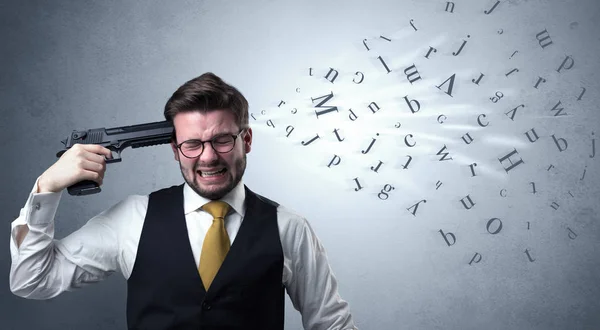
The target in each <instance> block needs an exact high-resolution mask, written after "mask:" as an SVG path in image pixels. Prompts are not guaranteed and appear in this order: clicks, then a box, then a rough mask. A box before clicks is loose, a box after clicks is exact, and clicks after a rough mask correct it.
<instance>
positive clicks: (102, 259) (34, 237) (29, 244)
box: [9, 178, 118, 299]
mask: <svg viewBox="0 0 600 330" xmlns="http://www.w3.org/2000/svg"><path fill="white" fill-rule="evenodd" d="M38 180H39V178H38ZM37 183H38V181H37V180H36V183H35V185H34V188H33V189H32V191H31V193H30V195H29V198H28V199H27V202H26V203H25V205H24V207H23V208H22V209H21V211H20V213H19V217H18V218H17V219H15V220H14V221H13V222H12V223H11V237H10V252H11V267H10V274H9V282H10V290H11V292H13V293H14V294H15V295H17V296H20V297H23V298H29V299H50V298H53V297H56V296H57V295H59V294H60V293H62V292H64V291H69V290H73V289H76V288H79V287H81V286H83V285H86V284H89V283H94V282H98V281H100V280H102V279H104V278H105V277H107V276H108V275H110V274H111V273H112V272H114V271H115V270H116V269H117V267H118V261H117V259H118V238H117V233H116V232H115V230H114V229H113V228H111V226H109V225H107V223H108V222H107V221H106V219H105V216H104V214H103V213H102V214H100V215H98V216H96V217H94V218H92V219H91V220H89V221H88V222H87V223H86V224H85V225H84V226H83V227H81V228H80V229H79V230H77V231H75V232H73V233H72V234H70V235H69V236H67V237H65V238H64V239H63V240H56V239H54V217H55V215H56V210H57V208H58V205H59V202H60V198H61V194H62V192H57V193H36V191H37V189H36V188H37ZM19 225H27V226H28V227H29V232H28V233H27V235H26V236H25V238H24V239H23V241H22V243H21V245H20V246H17V232H18V226H19Z"/></svg>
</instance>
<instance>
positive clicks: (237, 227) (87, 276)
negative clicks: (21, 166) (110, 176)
mask: <svg viewBox="0 0 600 330" xmlns="http://www.w3.org/2000/svg"><path fill="white" fill-rule="evenodd" d="M164 115H165V118H166V120H168V121H172V122H173V126H174V133H173V139H172V142H171V147H172V149H173V153H174V156H175V160H176V161H178V162H179V166H180V168H181V173H182V175H183V178H184V181H185V183H184V184H182V185H179V186H173V187H170V188H165V189H161V190H159V191H155V192H153V193H151V194H149V195H146V196H139V195H135V196H129V197H128V198H126V199H125V200H123V201H121V202H120V203H118V204H116V205H114V206H113V207H111V208H109V209H108V210H106V211H104V212H102V213H100V214H99V215H97V216H95V217H93V218H92V219H90V220H89V221H88V222H87V223H86V224H85V225H84V226H83V227H82V228H80V229H79V230H77V231H75V232H74V233H72V234H70V235H69V236H67V237H65V238H64V239H62V240H53V234H54V232H53V230H54V226H53V223H54V215H55V213H56V209H57V207H58V204H59V201H60V196H61V192H62V190H63V189H64V188H66V187H68V186H70V185H72V184H74V183H77V182H80V181H82V180H93V181H96V182H97V183H98V184H100V185H101V184H102V180H103V177H104V172H105V169H106V163H105V157H107V158H108V157H111V153H110V151H109V150H108V149H106V148H104V147H101V146H97V145H75V146H73V147H72V148H70V149H69V150H68V151H66V152H65V153H64V154H63V155H62V156H61V158H60V159H59V160H58V161H56V163H55V164H53V165H52V166H51V167H49V168H48V169H47V170H46V171H45V172H44V173H43V174H42V175H41V176H40V177H38V179H37V180H36V183H35V185H34V187H33V189H32V192H31V194H30V196H29V198H28V200H27V202H26V204H25V206H24V207H23V209H21V213H20V216H19V218H17V219H16V220H15V221H14V222H13V224H12V234H11V256H12V260H13V263H12V265H11V271H10V288H11V291H12V292H13V293H14V294H16V295H19V296H21V297H25V298H30V299H48V298H52V297H55V296H57V295H58V294H60V293H62V292H64V291H68V290H72V289H75V288H78V287H81V286H83V285H85V284H88V283H93V282H98V281H100V280H102V279H104V278H105V277H107V276H108V275H110V274H111V273H112V272H114V271H117V270H118V271H121V273H122V274H123V276H124V277H125V278H126V279H127V322H128V327H129V328H130V329H261V330H268V329H283V328H284V315H283V314H284V298H285V296H284V291H287V294H288V295H289V296H290V299H291V300H292V302H293V304H294V307H295V308H296V309H297V310H299V311H300V312H301V314H302V322H303V325H304V328H305V329H315V330H321V329H357V328H356V327H355V325H354V322H353V320H352V316H351V314H350V311H349V306H348V304H347V303H346V302H345V301H344V300H342V299H341V297H340V296H339V294H338V292H337V281H336V278H335V277H334V275H333V273H332V271H331V269H330V267H329V264H328V261H327V256H326V254H325V250H324V249H323V247H322V245H321V243H320V242H319V240H318V238H317V236H316V235H315V233H314V232H313V231H312V229H311V227H310V226H309V224H308V222H307V221H306V220H305V219H304V218H302V217H301V216H299V215H297V214H295V213H293V212H292V211H291V210H289V209H287V208H285V207H283V206H281V205H278V204H277V203H276V202H273V201H271V200H269V199H267V198H265V197H262V196H260V195H258V194H256V193H253V192H252V191H251V190H250V189H248V187H246V186H245V185H244V184H243V182H242V177H243V174H244V170H245V168H246V154H247V153H248V152H250V150H251V145H252V129H251V128H250V127H249V125H248V102H247V101H246V99H245V98H244V96H243V95H242V94H241V93H240V92H239V91H238V90H237V89H236V88H235V87H233V86H230V85H228V84H226V83H225V82H223V80H221V79H220V78H219V77H217V76H216V75H214V74H212V73H206V74H203V75H202V76H200V77H197V78H195V79H192V80H190V81H188V82H187V83H185V84H184V85H182V86H181V87H180V88H179V89H178V90H177V91H176V92H175V93H174V94H173V95H172V96H171V98H170V99H169V100H168V102H167V104H166V106H165V111H164ZM209 202H210V203H209Z"/></svg>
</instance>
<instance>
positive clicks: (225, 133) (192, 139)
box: [183, 132, 235, 142]
mask: <svg viewBox="0 0 600 330" xmlns="http://www.w3.org/2000/svg"><path fill="white" fill-rule="evenodd" d="M223 135H235V134H233V133H228V132H224V133H218V134H215V135H213V136H212V137H211V138H209V139H208V140H204V141H210V140H212V139H214V138H216V137H219V136H223ZM185 141H202V139H197V138H191V139H185V140H183V142H185Z"/></svg>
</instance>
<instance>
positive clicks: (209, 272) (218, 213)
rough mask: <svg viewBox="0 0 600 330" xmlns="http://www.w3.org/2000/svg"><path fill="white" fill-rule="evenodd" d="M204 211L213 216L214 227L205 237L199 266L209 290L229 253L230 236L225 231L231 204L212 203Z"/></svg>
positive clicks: (205, 285)
mask: <svg viewBox="0 0 600 330" xmlns="http://www.w3.org/2000/svg"><path fill="white" fill-rule="evenodd" d="M202 209H203V210H205V211H206V212H208V213H210V214H211V215H212V216H213V222H212V225H211V226H210V228H209V229H208V232H207V233H206V236H205V237H204V243H203V244H202V253H201V255H200V265H199V266H198V271H199V272H200V277H201V278H202V283H203V284H204V288H205V289H206V290H208V288H209V287H210V284H211V283H212V281H213V279H214V278H215V276H216V275H217V272H218V271H219V268H220V267H221V264H222V263H223V260H225V256H226V255H227V252H229V246H230V243H229V235H227V231H226V230H225V215H226V214H227V211H228V210H229V204H227V203H225V202H222V201H212V202H209V203H206V204H204V205H203V206H202Z"/></svg>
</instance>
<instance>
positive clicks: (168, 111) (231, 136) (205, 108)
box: [164, 73, 252, 199]
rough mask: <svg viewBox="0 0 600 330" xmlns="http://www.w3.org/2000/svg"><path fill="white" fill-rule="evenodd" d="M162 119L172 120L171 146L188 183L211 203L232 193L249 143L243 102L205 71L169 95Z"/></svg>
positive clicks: (240, 176) (237, 181)
mask: <svg viewBox="0 0 600 330" xmlns="http://www.w3.org/2000/svg"><path fill="white" fill-rule="evenodd" d="M164 115H165V119H166V120H168V121H172V122H173V127H174V128H175V130H174V132H173V140H172V142H171V147H172V148H173V153H174V155H175V160H177V161H178V162H179V167H180V168H181V174H182V175H183V178H184V179H185V181H186V182H187V183H188V185H189V186H190V187H191V188H192V189H194V191H196V193H198V194H199V195H201V196H203V197H205V198H209V199H219V198H221V197H223V196H224V195H225V194H227V193H228V192H229V191H231V189H233V188H234V187H235V186H236V185H237V184H238V183H239V182H240V180H241V179H242V176H243V175H244V171H245V169H246V154H247V153H248V152H250V149H251V144H252V129H251V128H250V127H249V125H248V101H247V100H246V98H244V96H243V95H242V94H241V93H240V92H239V91H238V90H237V89H236V88H235V87H233V86H231V85H228V84H226V83H225V82H223V80H221V78H219V77H217V76H216V75H214V74H212V73H205V74H203V75H201V76H200V77H197V78H194V79H192V80H190V81H188V82H186V83H185V84H183V85H182V86H181V87H179V89H177V91H175V93H173V95H172V96H171V98H170V99H169V100H168V101H167V104H166V105H165V112H164ZM200 141H212V143H211V142H205V143H200ZM213 146H214V148H213ZM230 149H231V150H230Z"/></svg>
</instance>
